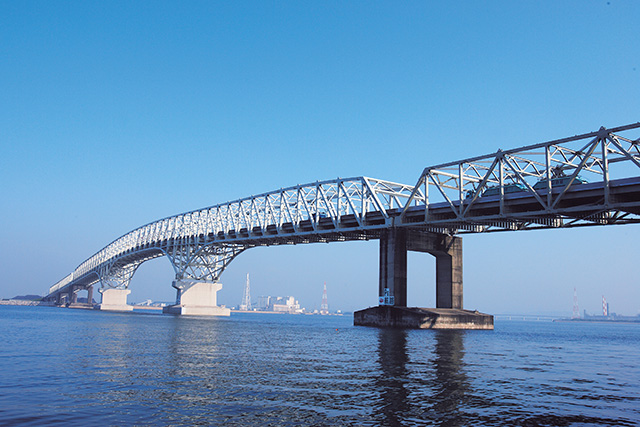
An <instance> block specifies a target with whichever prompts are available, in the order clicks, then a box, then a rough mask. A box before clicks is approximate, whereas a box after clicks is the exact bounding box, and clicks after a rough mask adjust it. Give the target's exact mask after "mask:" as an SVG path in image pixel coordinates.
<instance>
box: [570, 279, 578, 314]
mask: <svg viewBox="0 0 640 427" xmlns="http://www.w3.org/2000/svg"><path fill="white" fill-rule="evenodd" d="M571 318H572V319H579V318H580V309H579V308H578V291H577V290H576V287H575V286H574V287H573V316H571Z"/></svg>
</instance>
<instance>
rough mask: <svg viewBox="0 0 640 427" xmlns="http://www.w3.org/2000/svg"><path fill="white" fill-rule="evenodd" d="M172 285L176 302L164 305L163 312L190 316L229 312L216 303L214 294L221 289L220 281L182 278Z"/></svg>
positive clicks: (227, 313) (215, 314)
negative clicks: (175, 292)
mask: <svg viewBox="0 0 640 427" xmlns="http://www.w3.org/2000/svg"><path fill="white" fill-rule="evenodd" d="M172 286H173V287H174V288H176V289H177V297H176V303H175V305H170V306H168V307H164V308H163V309H162V312H163V313H167V314H179V315H181V314H184V315H192V316H229V315H230V313H231V310H229V309H228V308H226V307H219V306H218V305H216V304H217V302H218V299H217V295H216V294H217V293H218V291H219V290H220V289H222V284H220V283H213V282H203V281H201V280H189V279H182V280H176V281H174V282H173V284H172Z"/></svg>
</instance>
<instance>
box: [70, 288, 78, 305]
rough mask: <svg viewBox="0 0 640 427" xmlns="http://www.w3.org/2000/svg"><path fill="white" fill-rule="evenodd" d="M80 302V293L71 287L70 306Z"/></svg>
mask: <svg viewBox="0 0 640 427" xmlns="http://www.w3.org/2000/svg"><path fill="white" fill-rule="evenodd" d="M77 302H78V293H77V292H76V290H75V289H74V287H73V286H71V287H70V288H69V303H70V304H75V303H77Z"/></svg>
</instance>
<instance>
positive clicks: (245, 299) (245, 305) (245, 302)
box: [240, 273, 251, 311]
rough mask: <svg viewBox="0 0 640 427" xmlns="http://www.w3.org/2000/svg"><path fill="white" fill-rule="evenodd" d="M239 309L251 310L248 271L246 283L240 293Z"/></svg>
mask: <svg viewBox="0 0 640 427" xmlns="http://www.w3.org/2000/svg"><path fill="white" fill-rule="evenodd" d="M240 310H244V311H251V289H250V288H249V273H247V284H246V285H245V287H244V292H243V294H242V303H241V304H240Z"/></svg>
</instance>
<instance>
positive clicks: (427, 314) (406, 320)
mask: <svg viewBox="0 0 640 427" xmlns="http://www.w3.org/2000/svg"><path fill="white" fill-rule="evenodd" d="M353 324H354V325H356V326H386V327H393V328H411V329H493V316H492V315H490V314H484V313H480V312H478V311H471V310H462V309H456V308H420V307H397V306H384V305H381V306H378V307H370V308H366V309H364V310H359V311H356V312H355V313H353Z"/></svg>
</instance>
